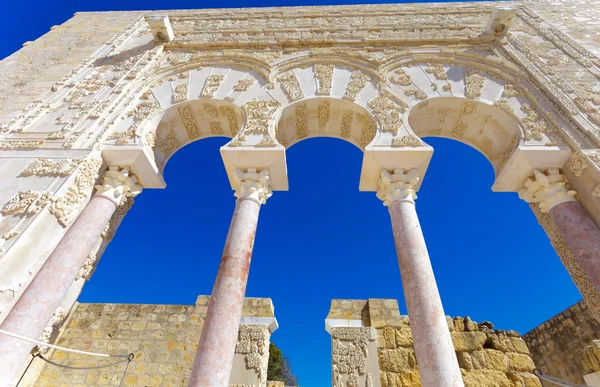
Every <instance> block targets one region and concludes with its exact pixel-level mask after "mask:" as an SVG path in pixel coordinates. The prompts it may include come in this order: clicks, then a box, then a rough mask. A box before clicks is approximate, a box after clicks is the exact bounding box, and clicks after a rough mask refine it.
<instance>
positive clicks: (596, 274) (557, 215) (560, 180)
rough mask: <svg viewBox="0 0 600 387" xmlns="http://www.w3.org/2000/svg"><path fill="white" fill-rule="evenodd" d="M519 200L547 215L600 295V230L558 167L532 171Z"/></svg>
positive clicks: (520, 192)
mask: <svg viewBox="0 0 600 387" xmlns="http://www.w3.org/2000/svg"><path fill="white" fill-rule="evenodd" d="M523 186H524V188H523V189H522V190H520V191H519V197H521V199H523V200H525V201H526V202H528V203H535V204H537V205H538V206H539V208H540V210H541V211H542V212H543V213H548V215H550V218H551V219H552V221H553V222H554V224H555V225H556V227H557V228H558V230H559V231H560V233H561V235H562V237H563V238H564V240H565V242H566V243H567V245H568V246H569V249H570V250H571V252H573V255H574V256H575V258H577V261H579V263H580V265H581V268H582V269H583V271H584V272H585V273H586V275H587V276H588V277H589V279H590V280H591V281H592V283H593V285H594V287H595V288H596V290H597V291H598V292H600V228H598V226H597V225H596V223H595V222H594V220H593V219H592V218H591V217H590V216H589V214H588V213H587V211H586V210H585V209H584V208H583V206H582V205H581V204H580V203H579V202H578V201H577V200H576V199H575V195H576V192H575V191H572V190H569V188H568V182H567V179H566V177H565V176H564V175H563V174H562V173H561V172H560V170H558V169H557V168H549V169H548V170H547V171H545V172H542V171H539V170H534V171H533V177H531V178H528V179H527V180H526V181H525V183H524V184H523Z"/></svg>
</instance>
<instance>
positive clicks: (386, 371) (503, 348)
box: [327, 299, 541, 387]
mask: <svg viewBox="0 0 600 387" xmlns="http://www.w3.org/2000/svg"><path fill="white" fill-rule="evenodd" d="M447 320H448V325H449V328H450V331H451V336H452V341H453V343H454V349H455V350H456V355H457V358H458V362H459V365H460V368H461V372H462V375H463V379H464V382H465V386H466V387H488V386H489V387H535V386H538V387H539V386H541V384H540V381H539V379H538V377H537V376H535V375H534V374H533V370H534V368H535V365H534V363H533V361H532V359H531V358H530V355H529V350H528V348H527V345H526V344H525V341H524V340H523V339H522V338H521V337H520V335H519V334H518V333H516V332H514V331H508V332H505V331H501V330H494V329H493V325H492V323H490V322H483V323H481V324H477V323H476V322H474V321H473V320H471V319H470V318H469V317H465V318H462V317H455V318H453V319H451V318H450V317H447ZM341 324H345V329H365V328H366V327H370V328H371V329H374V330H375V332H376V348H377V350H376V353H377V360H378V364H379V380H378V382H379V383H380V385H381V386H382V387H400V386H402V387H418V386H421V382H420V379H419V370H418V367H417V362H416V359H415V353H414V349H413V344H414V343H413V339H412V334H411V331H410V323H409V321H408V317H407V316H401V315H400V312H399V310H398V302H397V301H396V300H381V299H369V300H368V301H362V300H352V301H349V300H333V301H332V304H331V311H330V313H329V315H328V316H327V325H328V327H331V328H329V329H330V330H331V331H332V340H333V341H334V342H335V341H336V340H339V339H338V338H337V337H336V336H335V334H334V333H333V332H335V329H340V327H341ZM360 325H362V327H361V326H360ZM334 326H335V327H336V328H333V327H334ZM334 345H335V344H334ZM347 347H349V346H347ZM359 355H360V354H359ZM345 356H347V357H350V358H355V357H356V353H354V354H353V353H351V352H348V353H346V354H345ZM369 356H370V354H368V353H367V357H366V360H367V361H368V359H369ZM333 361H334V365H333V366H334V375H333V378H334V386H336V387H337V385H336V384H335V382H336V378H337V375H336V372H337V373H338V374H339V373H340V368H339V367H337V365H336V362H337V363H340V359H339V358H336V354H335V353H334V359H333ZM351 372H354V370H351ZM342 373H343V372H342ZM358 374H359V377H360V370H358ZM344 377H345V375H344ZM359 385H362V384H359ZM372 385H379V384H375V383H374V382H373V384H372Z"/></svg>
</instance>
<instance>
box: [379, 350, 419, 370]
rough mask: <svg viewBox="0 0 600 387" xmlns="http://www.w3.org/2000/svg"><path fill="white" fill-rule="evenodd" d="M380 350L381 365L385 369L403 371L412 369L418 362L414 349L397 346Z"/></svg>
mask: <svg viewBox="0 0 600 387" xmlns="http://www.w3.org/2000/svg"><path fill="white" fill-rule="evenodd" d="M379 351H380V352H379V359H380V367H381V370H383V371H391V372H402V371H406V370H410V369H412V368H413V367H414V366H415V365H416V364H417V363H416V360H415V355H414V351H413V350H412V349H407V348H396V349H386V350H379Z"/></svg>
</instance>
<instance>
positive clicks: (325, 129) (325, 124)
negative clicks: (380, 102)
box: [276, 98, 377, 151]
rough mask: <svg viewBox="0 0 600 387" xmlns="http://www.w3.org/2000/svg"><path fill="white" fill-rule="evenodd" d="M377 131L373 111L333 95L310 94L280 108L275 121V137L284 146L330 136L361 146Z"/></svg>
mask: <svg viewBox="0 0 600 387" xmlns="http://www.w3.org/2000/svg"><path fill="white" fill-rule="evenodd" d="M376 134H377V122H376V121H375V119H374V117H373V116H372V114H371V113H370V112H369V111H368V110H367V109H365V108H364V107H362V106H360V105H359V104H357V103H355V102H351V101H348V100H344V99H335V98H311V99H307V100H302V101H298V102H296V103H293V104H291V105H289V106H287V107H285V108H284V109H283V110H282V114H281V117H280V118H279V122H278V124H277V129H276V138H277V141H278V142H279V143H280V144H281V145H283V146H285V147H286V148H289V147H291V146H292V145H294V144H296V143H297V142H299V141H302V140H304V139H306V138H311V137H333V138H339V139H342V140H345V141H348V142H350V143H351V144H354V145H355V146H356V147H358V148H359V149H361V150H363V151H364V150H365V147H366V146H367V145H368V144H369V143H371V141H372V140H373V139H374V138H375V135H376Z"/></svg>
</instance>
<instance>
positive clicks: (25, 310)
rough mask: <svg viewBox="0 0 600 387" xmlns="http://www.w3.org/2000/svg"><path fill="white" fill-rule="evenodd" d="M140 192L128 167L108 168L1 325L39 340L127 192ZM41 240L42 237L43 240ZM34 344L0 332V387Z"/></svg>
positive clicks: (5, 385)
mask: <svg viewBox="0 0 600 387" xmlns="http://www.w3.org/2000/svg"><path fill="white" fill-rule="evenodd" d="M140 191H141V188H140V187H139V186H138V185H137V181H136V179H135V177H133V176H129V168H125V169H123V170H121V169H120V168H119V167H110V168H109V170H108V171H106V173H105V174H104V177H103V180H102V185H98V186H96V194H95V195H94V196H93V197H92V199H91V200H90V201H89V203H88V204H87V205H86V206H85V208H84V209H83V211H81V214H79V216H78V217H77V219H76V220H75V222H73V224H72V225H71V227H70V228H69V230H68V231H67V232H66V233H65V235H64V236H63V238H62V239H61V240H60V242H59V243H58V245H57V246H56V248H55V249H54V251H53V252H52V254H50V256H49V257H48V259H47V260H46V262H45V263H44V265H43V266H42V267H41V269H40V271H39V272H38V273H37V275H36V276H35V277H34V278H33V280H32V281H31V283H30V284H29V286H28V287H27V289H26V290H25V292H23V295H22V296H21V297H20V298H19V300H18V301H17V303H16V304H15V306H14V307H13V309H12V310H11V311H10V313H9V314H8V316H7V317H6V319H5V320H4V321H3V322H2V325H1V326H0V329H2V330H4V331H7V332H10V333H14V334H17V335H20V336H23V337H27V338H30V339H34V340H37V339H38V338H39V337H40V335H41V334H42V332H43V331H44V329H45V328H46V325H47V324H48V321H49V320H50V319H51V318H52V315H53V313H54V312H55V311H56V310H57V308H58V306H59V305H60V302H61V300H62V299H63V297H64V296H65V293H66V292H67V290H68V289H69V287H70V286H71V284H72V283H73V281H74V280H75V277H76V276H77V273H78V272H79V270H80V269H81V268H82V266H83V265H84V262H85V260H86V259H87V258H88V255H89V253H90V251H91V250H92V248H93V247H94V244H95V243H96V241H97V240H98V238H100V235H101V234H102V231H103V230H104V228H105V227H106V226H107V224H108V222H109V220H110V218H111V217H112V215H113V213H114V212H115V210H116V208H117V206H119V205H120V204H121V203H122V202H123V201H124V199H125V197H127V196H135V195H137V194H138V193H139V192H140ZM41 243H43V242H41ZM33 347H34V345H33V344H31V343H29V342H26V341H23V340H19V339H16V338H13V337H10V336H7V335H5V334H2V333H0V360H1V361H0V387H9V386H10V385H11V384H12V381H13V380H14V379H15V378H16V376H17V373H18V372H19V369H20V368H21V366H22V365H23V363H24V362H25V360H26V359H27V356H28V355H29V353H30V351H31V349H32V348H33Z"/></svg>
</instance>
